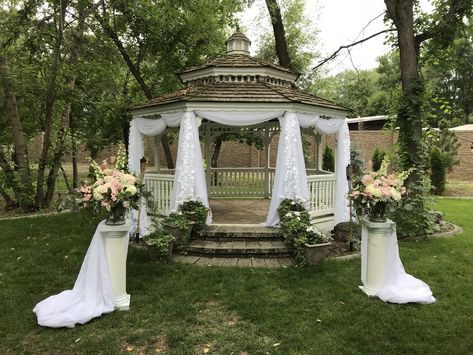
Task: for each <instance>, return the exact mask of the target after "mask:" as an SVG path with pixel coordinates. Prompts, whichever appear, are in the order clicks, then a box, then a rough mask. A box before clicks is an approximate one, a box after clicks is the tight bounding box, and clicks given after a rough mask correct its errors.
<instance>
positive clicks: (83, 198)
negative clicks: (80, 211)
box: [82, 194, 92, 202]
mask: <svg viewBox="0 0 473 355" xmlns="http://www.w3.org/2000/svg"><path fill="white" fill-rule="evenodd" d="M91 197H92V195H91V194H85V195H84V196H83V197H82V201H83V202H87V201H90V198H91Z"/></svg>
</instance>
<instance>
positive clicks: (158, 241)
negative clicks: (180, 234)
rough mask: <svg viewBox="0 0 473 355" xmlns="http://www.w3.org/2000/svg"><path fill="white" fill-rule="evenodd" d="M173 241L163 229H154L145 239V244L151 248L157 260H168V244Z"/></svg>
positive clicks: (169, 246)
mask: <svg viewBox="0 0 473 355" xmlns="http://www.w3.org/2000/svg"><path fill="white" fill-rule="evenodd" d="M174 239H175V238H174V237H173V236H172V235H170V234H168V233H166V232H165V231H164V230H163V229H161V228H156V229H155V230H154V231H152V232H151V233H149V234H148V235H147V236H146V237H145V242H146V244H147V245H149V246H150V247H151V248H153V250H154V251H155V252H156V254H157V256H158V259H159V260H168V259H169V256H170V252H171V251H172V245H170V243H172V242H174Z"/></svg>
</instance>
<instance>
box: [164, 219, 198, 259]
mask: <svg viewBox="0 0 473 355" xmlns="http://www.w3.org/2000/svg"><path fill="white" fill-rule="evenodd" d="M193 223H194V222H192V221H190V220H189V219H188V216H187V215H186V214H185V213H183V212H181V211H178V212H171V213H170V214H169V216H167V217H166V218H165V219H164V221H163V227H164V230H165V231H166V232H167V233H169V234H171V235H172V236H174V238H175V241H174V243H175V245H176V247H177V248H178V249H179V250H181V251H182V250H185V249H186V247H187V245H188V244H189V241H190V233H191V230H192V225H193Z"/></svg>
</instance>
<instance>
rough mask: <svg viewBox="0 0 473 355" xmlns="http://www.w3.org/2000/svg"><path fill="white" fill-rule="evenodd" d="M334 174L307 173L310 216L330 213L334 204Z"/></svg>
mask: <svg viewBox="0 0 473 355" xmlns="http://www.w3.org/2000/svg"><path fill="white" fill-rule="evenodd" d="M335 180H336V177H335V174H324V175H309V176H307V184H308V188H309V196H310V198H309V202H310V212H311V214H312V216H314V217H315V216H323V215H327V214H332V213H333V209H334V204H335Z"/></svg>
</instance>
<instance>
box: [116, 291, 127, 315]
mask: <svg viewBox="0 0 473 355" xmlns="http://www.w3.org/2000/svg"><path fill="white" fill-rule="evenodd" d="M130 298H131V296H130V295H129V294H127V293H125V294H124V295H122V296H118V297H115V299H114V300H113V301H114V304H113V305H114V308H115V309H116V310H118V311H128V310H129V309H130Z"/></svg>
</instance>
